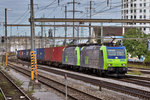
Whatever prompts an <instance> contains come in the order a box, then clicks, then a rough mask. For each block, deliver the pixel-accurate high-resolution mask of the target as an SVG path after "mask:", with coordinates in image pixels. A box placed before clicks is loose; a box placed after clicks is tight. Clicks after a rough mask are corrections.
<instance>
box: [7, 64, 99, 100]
mask: <svg viewBox="0 0 150 100" xmlns="http://www.w3.org/2000/svg"><path fill="white" fill-rule="evenodd" d="M8 66H9V67H11V68H13V69H15V70H17V71H19V72H21V73H23V74H25V75H27V76H29V77H30V70H25V69H24V68H20V67H19V68H16V67H17V66H15V65H12V64H9V65H8ZM14 66H15V67H14ZM38 79H39V82H41V83H42V84H45V85H47V86H49V87H51V88H53V89H55V90H57V91H59V92H61V93H63V94H65V93H66V92H65V84H63V83H60V82H57V81H56V80H52V79H49V78H47V77H45V76H42V75H38ZM67 88H68V97H70V98H72V99H75V100H101V99H100V98H98V97H95V96H93V95H90V94H88V93H85V92H82V91H80V90H78V89H75V88H72V87H70V86H68V87H67Z"/></svg>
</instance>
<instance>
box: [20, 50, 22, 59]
mask: <svg viewBox="0 0 150 100" xmlns="http://www.w3.org/2000/svg"><path fill="white" fill-rule="evenodd" d="M22 55H23V52H22V50H20V58H21V59H22Z"/></svg>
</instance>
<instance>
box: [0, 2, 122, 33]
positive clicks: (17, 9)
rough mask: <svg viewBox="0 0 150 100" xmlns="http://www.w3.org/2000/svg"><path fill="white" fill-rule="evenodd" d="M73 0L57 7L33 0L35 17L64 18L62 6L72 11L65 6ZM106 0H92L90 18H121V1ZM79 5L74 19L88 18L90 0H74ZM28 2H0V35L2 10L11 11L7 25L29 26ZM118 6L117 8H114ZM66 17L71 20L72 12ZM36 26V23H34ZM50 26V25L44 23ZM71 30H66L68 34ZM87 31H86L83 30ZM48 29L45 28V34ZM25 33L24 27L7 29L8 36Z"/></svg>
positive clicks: (53, 4) (61, 3)
mask: <svg viewBox="0 0 150 100" xmlns="http://www.w3.org/2000/svg"><path fill="white" fill-rule="evenodd" d="M72 1H73V0H60V4H59V5H58V0H34V4H36V5H35V7H34V8H35V17H37V18H41V17H43V16H45V17H46V18H53V17H54V16H55V17H56V18H64V16H65V13H64V6H65V5H67V9H68V11H69V10H72V4H67V2H72ZM106 1H107V0H93V2H92V7H93V10H92V18H121V0H110V4H109V5H107V2H106ZM76 2H79V3H80V4H76V10H78V11H83V13H79V12H77V13H76V14H75V17H76V18H89V17H88V16H89V10H87V9H88V8H89V2H90V0H76ZM29 4H30V0H0V23H1V24H0V25H1V26H0V35H4V29H3V26H2V22H4V9H5V8H8V9H11V10H10V11H8V23H9V24H29V22H28V19H29V17H30V10H29V8H30V7H29ZM116 6H119V7H116ZM67 17H68V18H72V12H67ZM36 24H38V23H36ZM46 24H52V23H46ZM63 29H64V28H57V31H56V32H58V35H61V34H64V31H62V30H63ZM71 30H72V29H68V31H69V32H70V31H71ZM84 30H86V31H87V30H88V29H84ZM39 31H40V28H36V35H37V34H38V32H39ZM47 31H48V28H45V32H47ZM25 32H27V34H28V35H30V28H25V27H13V28H12V31H11V28H10V27H8V35H10V34H12V35H17V34H19V35H20V36H21V35H24V34H25Z"/></svg>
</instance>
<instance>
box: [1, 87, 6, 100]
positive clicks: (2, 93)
mask: <svg viewBox="0 0 150 100" xmlns="http://www.w3.org/2000/svg"><path fill="white" fill-rule="evenodd" d="M0 94H1V96H0V98H1V99H2V100H7V98H6V96H5V94H4V92H3V90H2V89H1V88H0Z"/></svg>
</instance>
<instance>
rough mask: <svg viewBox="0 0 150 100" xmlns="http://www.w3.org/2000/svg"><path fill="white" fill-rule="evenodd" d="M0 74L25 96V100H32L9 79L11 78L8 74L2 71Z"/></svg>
mask: <svg viewBox="0 0 150 100" xmlns="http://www.w3.org/2000/svg"><path fill="white" fill-rule="evenodd" d="M0 73H2V74H3V75H4V76H5V77H6V79H7V80H8V81H9V82H10V83H11V84H13V86H15V87H16V88H17V89H18V90H19V91H20V93H22V94H23V95H24V96H25V98H26V99H27V100H31V99H30V98H29V97H28V96H27V95H26V94H25V93H24V92H23V91H22V90H21V89H20V88H19V87H18V86H17V85H16V84H15V83H14V82H13V81H12V80H11V79H9V77H8V76H7V75H6V74H4V73H3V72H2V71H0Z"/></svg>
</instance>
